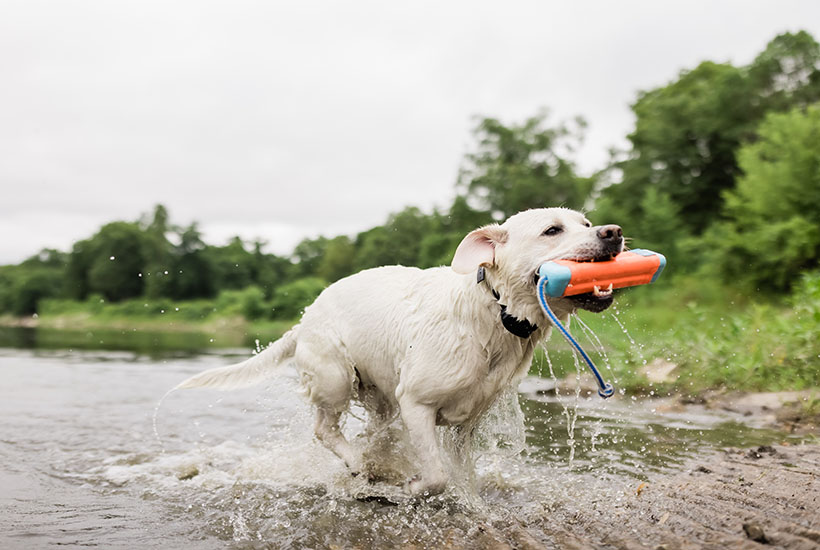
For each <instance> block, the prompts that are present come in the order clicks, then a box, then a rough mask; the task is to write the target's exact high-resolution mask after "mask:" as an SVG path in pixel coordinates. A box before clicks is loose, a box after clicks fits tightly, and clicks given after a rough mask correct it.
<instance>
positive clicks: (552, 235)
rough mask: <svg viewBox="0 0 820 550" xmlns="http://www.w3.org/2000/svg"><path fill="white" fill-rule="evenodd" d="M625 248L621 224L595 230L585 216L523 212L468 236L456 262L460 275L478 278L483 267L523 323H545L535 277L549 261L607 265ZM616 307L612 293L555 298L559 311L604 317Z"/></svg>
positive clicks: (562, 211) (553, 211)
mask: <svg viewBox="0 0 820 550" xmlns="http://www.w3.org/2000/svg"><path fill="white" fill-rule="evenodd" d="M623 247H624V238H623V234H622V232H621V228H620V227H618V226H617V225H601V226H593V225H592V224H591V223H590V222H589V220H587V219H586V217H585V216H584V215H583V214H582V213H580V212H576V211H575V210H570V209H567V208H538V209H533V210H525V211H524V212H519V213H518V214H516V215H514V216H512V217H511V218H509V219H508V220H507V221H506V222H504V223H503V224H501V225H499V224H491V225H487V226H484V227H481V228H479V229H476V230H475V231H472V232H471V233H470V234H469V235H467V236H466V237H464V239H463V240H462V241H461V244H459V246H458V249H457V250H456V253H455V256H454V257H453V263H452V268H453V270H454V271H456V272H457V273H465V274H466V273H475V272H476V271H477V270H478V268H479V267H484V268H485V270H486V273H487V281H488V283H489V284H490V286H491V287H492V288H493V289H495V290H496V291H497V292H498V293H499V294H500V295H501V299H500V300H499V301H500V302H501V303H504V304H505V305H506V306H507V311H508V312H509V313H510V314H511V315H514V316H515V317H518V318H519V319H528V320H530V321H533V322H536V321H537V320H540V319H541V318H542V314H541V311H540V306H539V305H538V301H537V298H536V295H535V284H536V281H537V275H536V272H537V270H538V268H539V267H540V266H541V264H543V263H544V262H547V261H550V260H576V261H589V262H594V261H603V260H609V259H611V258H613V257H615V256H616V255H618V254H620V253H621V251H622V250H623ZM611 304H612V294H611V293H607V292H603V293H599V294H597V295H596V294H594V293H589V294H581V295H578V296H571V297H567V298H557V299H551V300H550V305H551V306H553V305H554V308H553V309H555V310H556V311H561V312H564V313H570V312H572V311H574V310H575V309H576V308H582V309H586V310H589V311H594V312H596V313H597V312H601V311H603V310H605V309H606V308H608V307H609V306H610V305H611Z"/></svg>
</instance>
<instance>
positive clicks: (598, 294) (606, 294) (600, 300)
mask: <svg viewBox="0 0 820 550" xmlns="http://www.w3.org/2000/svg"><path fill="white" fill-rule="evenodd" d="M597 288H598V287H596V289H597ZM567 300H569V301H570V302H572V305H573V306H575V307H576V308H580V309H585V310H587V311H591V312H592V313H601V312H602V311H604V310H605V309H607V308H608V307H609V306H611V305H612V302H613V301H615V296H614V295H613V291H612V289H606V290H600V289H598V290H596V291H594V292H587V293H586V294H576V295H575V296H567Z"/></svg>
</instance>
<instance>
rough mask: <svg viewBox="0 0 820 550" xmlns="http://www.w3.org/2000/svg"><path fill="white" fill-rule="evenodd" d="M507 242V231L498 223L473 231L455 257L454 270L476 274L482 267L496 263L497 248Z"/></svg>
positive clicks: (465, 238) (460, 246)
mask: <svg viewBox="0 0 820 550" xmlns="http://www.w3.org/2000/svg"><path fill="white" fill-rule="evenodd" d="M505 242H507V230H506V229H504V228H502V227H501V226H500V225H498V224H497V223H493V224H490V225H485V226H484V227H480V228H478V229H476V230H475V231H471V232H470V234H468V235H467V236H466V237H464V239H462V241H461V244H459V245H458V248H457V249H456V253H455V255H454V256H453V262H452V268H453V271H455V272H456V273H461V274H467V273H474V272H475V270H476V269H478V268H479V267H481V266H491V265H493V264H494V263H495V247H496V246H497V245H499V244H504V243H505Z"/></svg>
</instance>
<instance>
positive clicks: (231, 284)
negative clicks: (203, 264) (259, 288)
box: [203, 237, 257, 290]
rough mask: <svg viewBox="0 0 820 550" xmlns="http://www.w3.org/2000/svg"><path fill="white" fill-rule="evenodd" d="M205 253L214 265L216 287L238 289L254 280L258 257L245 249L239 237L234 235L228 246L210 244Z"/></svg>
mask: <svg viewBox="0 0 820 550" xmlns="http://www.w3.org/2000/svg"><path fill="white" fill-rule="evenodd" d="M203 255H204V258H205V259H206V261H207V262H208V264H209V265H211V266H212V269H213V281H214V286H215V287H216V288H218V289H232V290H238V289H241V288H245V287H247V286H249V285H250V284H252V283H253V282H254V280H255V276H256V273H257V268H256V258H255V257H254V255H253V254H252V253H251V252H248V251H247V250H246V249H245V245H244V244H243V243H242V239H240V238H239V237H234V238H233V239H232V240H231V242H230V243H228V244H227V245H226V246H209V247H207V248H205V250H204V251H203Z"/></svg>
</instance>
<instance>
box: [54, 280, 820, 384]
mask: <svg viewBox="0 0 820 550" xmlns="http://www.w3.org/2000/svg"><path fill="white" fill-rule="evenodd" d="M704 281H705V282H704ZM708 281H710V279H709V278H705V277H702V278H698V277H694V276H685V277H676V278H673V277H669V278H667V279H665V280H662V281H659V283H656V284H654V285H649V286H645V287H637V288H633V289H627V290H624V291H621V292H620V293H619V294H618V296H617V297H616V305H615V306H613V307H612V308H611V309H610V310H608V311H606V312H604V313H603V314H600V315H596V314H591V313H587V312H582V313H580V318H581V320H583V321H584V322H585V323H586V324H587V325H589V326H590V328H591V329H592V330H593V331H594V333H595V334H596V335H597V336H598V338H599V339H600V341H601V342H602V344H603V346H604V349H605V351H606V354H607V357H608V359H609V361H608V365H607V362H606V361H604V360H603V358H601V357H599V356H598V354H596V353H593V356H594V357H595V358H596V363H597V364H598V366H599V367H600V368H601V370H602V372H603V373H604V376H605V378H606V379H607V380H610V381H612V382H613V383H616V384H617V386H618V388H619V389H621V388H623V389H625V390H627V391H629V392H631V393H650V392H654V393H655V394H665V393H667V392H675V393H684V394H698V393H701V392H702V391H704V390H707V389H727V390H748V391H779V390H800V389H806V388H816V387H818V386H820V337H818V335H820V274H818V273H814V274H808V275H805V276H804V277H803V278H802V279H801V281H800V282H799V284H798V285H797V286H796V288H795V290H794V292H793V294H792V295H791V296H790V297H788V299H786V300H783V299H782V298H781V299H780V300H779V301H777V300H773V299H771V298H769V297H766V296H765V295H761V296H760V297H759V298H758V299H753V298H751V297H749V296H748V295H743V294H740V293H738V292H735V291H732V290H731V289H727V288H725V287H722V286H719V285H717V284H714V283H711V284H710V283H708ZM253 297H254V296H253V295H251V293H250V292H249V291H230V292H223V293H222V294H220V295H219V296H218V297H217V298H215V299H213V300H193V301H181V302H174V301H172V300H167V299H159V300H149V299H136V300H128V301H123V302H119V303H107V302H105V301H103V300H101V299H100V298H99V297H94V298H91V299H89V300H86V301H84V302H75V301H69V300H44V301H42V303H41V304H40V311H41V313H40V315H39V325H40V326H41V327H44V328H51V329H63V330H69V329H70V330H75V331H76V330H80V331H86V330H87V329H97V330H98V331H102V330H104V329H105V330H109V331H110V330H114V331H118V332H120V333H122V338H125V336H126V333H134V332H143V333H163V332H166V333H171V332H177V333H190V334H197V335H198V336H197V337H196V338H194V337H191V338H190V339H189V341H190V342H198V341H204V342H207V347H252V346H254V345H255V342H256V340H259V342H260V343H261V344H263V345H264V344H266V343H267V342H270V341H273V340H276V339H277V338H279V337H280V336H281V335H282V334H283V333H284V332H285V331H286V330H288V329H289V328H290V327H291V326H292V325H293V324H294V323H295V321H288V320H264V319H261V318H259V317H256V318H255V319H254V320H248V319H247V315H246V313H247V311H248V309H249V305H248V304H249V302H250V301H252V298H253ZM619 322H620V324H619ZM621 325H623V328H622V327H621ZM624 329H626V332H625V331H624ZM572 331H573V333H574V334H575V335H576V336H577V337H578V336H580V340H581V342H582V344H583V345H584V347H585V349H587V351H589V352H593V351H594V349H595V346H594V345H593V344H591V343H589V340H588V338H586V337H584V336H583V334H584V333H583V331H582V330H581V328H580V326H579V325H578V323H575V324H574V325H573V326H572ZM83 334H84V335H85V332H83ZM52 336H53V337H56V336H54V335H52ZM84 337H85V336H84ZM94 338H96V336H95V337H94ZM111 338H112V337H111V336H110V335H109V336H108V339H109V340H110V339H111ZM144 338H145V339H146V341H147V342H149V341H160V340H162V338H161V337H158V336H151V337H150V338H151V339H150V340H149V336H148V335H145V336H144ZM203 338H204V339H203ZM92 343H93V342H92ZM89 345H91V344H89ZM190 345H193V344H190ZM548 347H549V349H550V350H551V351H550V358H551V359H552V362H553V367H554V370H555V373H556V375H557V376H559V377H563V376H565V375H566V374H567V373H568V372H574V370H575V366H574V363H573V360H572V354H571V352H570V351H569V347H568V346H567V345H566V343H564V342H563V340H562V339H561V337H560V335H558V334H553V336H552V341H551V342H550V343H549V346H548ZM656 359H663V360H665V361H668V362H670V363H673V364H675V365H677V368H676V370H675V371H674V373H673V377H674V380H672V381H669V382H665V383H661V384H655V385H652V384H650V383H649V381H648V380H647V379H646V377H645V376H643V375H642V374H641V369H642V368H643V367H644V365H646V364H648V363H651V362H652V361H654V360H656ZM610 367H611V370H610ZM582 368H585V367H583V366H582ZM531 372H532V373H533V374H537V375H540V376H549V369H548V365H547V363H546V361H545V359H544V356H543V353H542V352H540V351H539V352H538V353H537V355H536V360H535V362H534V365H533V368H532V370H531Z"/></svg>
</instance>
